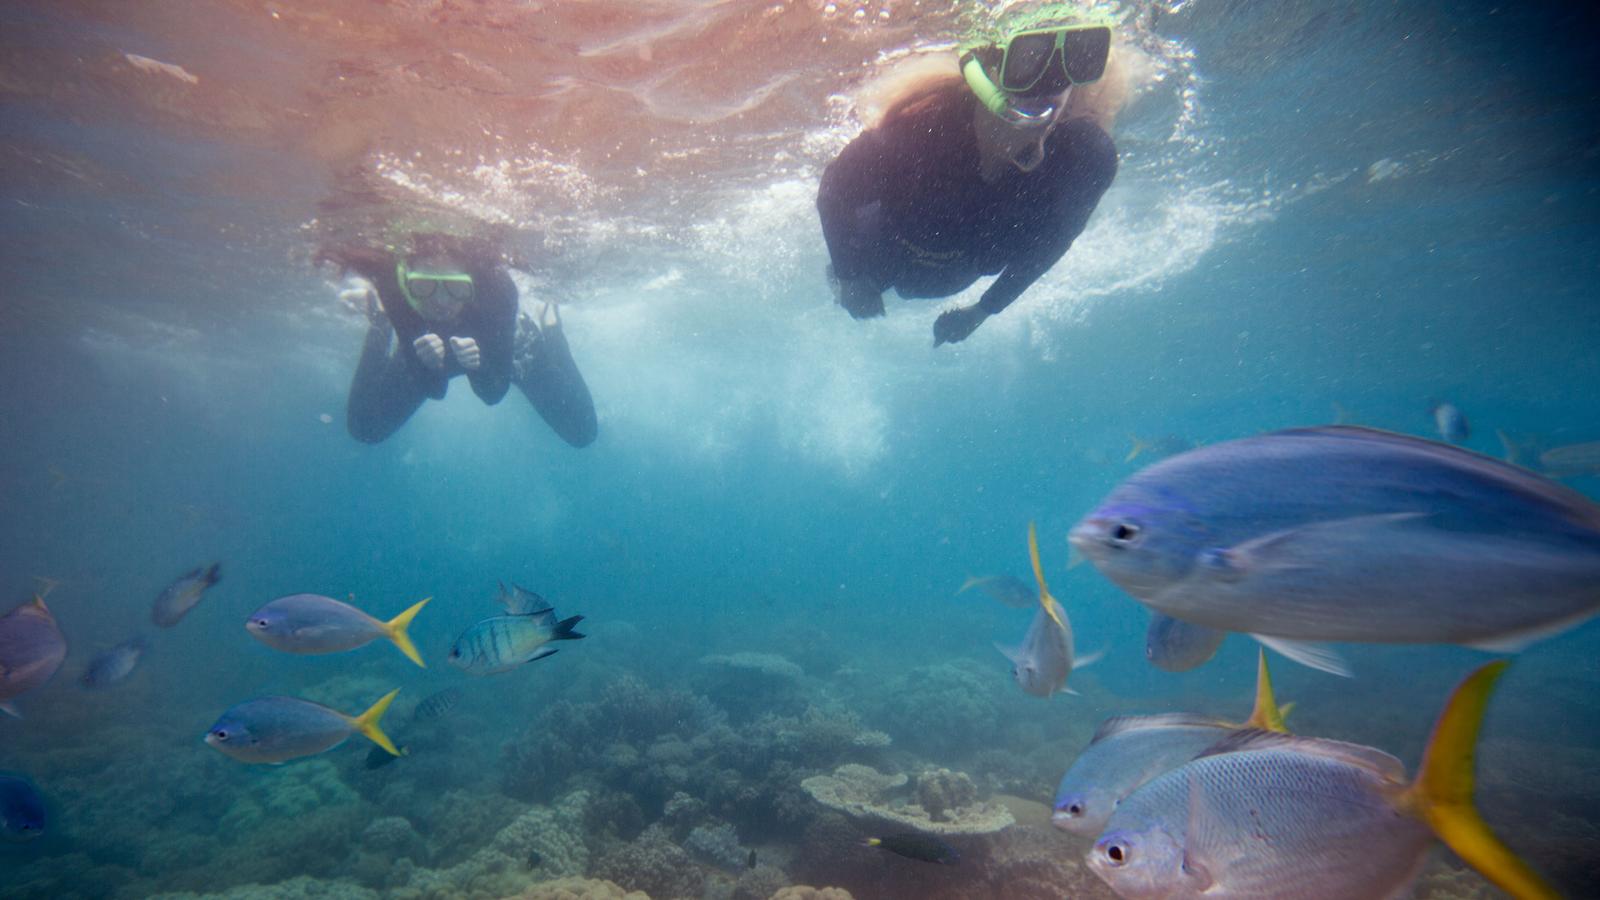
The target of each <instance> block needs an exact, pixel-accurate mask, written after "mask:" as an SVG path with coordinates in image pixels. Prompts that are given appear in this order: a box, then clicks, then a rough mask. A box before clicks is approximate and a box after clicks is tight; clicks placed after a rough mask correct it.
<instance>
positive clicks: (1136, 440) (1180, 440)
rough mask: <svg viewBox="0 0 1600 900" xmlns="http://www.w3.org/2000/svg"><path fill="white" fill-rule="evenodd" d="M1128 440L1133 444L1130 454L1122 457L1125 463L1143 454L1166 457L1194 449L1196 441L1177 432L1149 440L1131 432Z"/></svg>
mask: <svg viewBox="0 0 1600 900" xmlns="http://www.w3.org/2000/svg"><path fill="white" fill-rule="evenodd" d="M1128 440H1129V442H1131V444H1132V446H1131V447H1129V448H1128V455H1127V456H1124V457H1123V458H1122V461H1123V462H1125V463H1130V462H1133V461H1134V460H1136V459H1138V458H1139V457H1141V456H1143V457H1146V458H1147V459H1151V460H1157V459H1165V458H1166V457H1168V456H1176V455H1177V454H1179V453H1183V452H1185V451H1187V450H1193V449H1194V441H1191V440H1189V439H1188V438H1185V437H1179V436H1177V435H1175V434H1167V435H1162V436H1161V437H1158V438H1155V439H1153V440H1149V441H1146V440H1143V439H1141V438H1140V437H1139V436H1138V435H1136V434H1129V435H1128Z"/></svg>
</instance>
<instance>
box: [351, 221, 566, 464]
mask: <svg viewBox="0 0 1600 900" xmlns="http://www.w3.org/2000/svg"><path fill="white" fill-rule="evenodd" d="M413 243H414V247H413V248H412V252H411V253H409V254H400V255H396V254H392V253H382V252H374V251H371V250H367V249H359V250H356V249H350V248H340V249H338V250H332V251H325V252H324V254H323V256H324V257H325V258H327V259H330V260H332V261H333V262H336V263H338V264H339V265H341V266H343V267H344V268H345V269H347V270H349V271H352V272H355V273H356V274H358V275H360V276H361V277H362V278H364V279H365V280H366V282H367V284H366V285H362V286H360V287H358V288H356V289H354V290H353V291H347V292H346V293H347V294H349V293H353V294H355V295H357V296H356V299H358V300H360V301H361V303H362V305H363V306H364V308H365V311H366V314H367V320H368V323H369V325H370V327H369V328H368V330H367V337H366V342H365V344H364V345H363V347H362V351H361V361H360V363H358V364H357V366H356V374H355V378H354V380H353V381H352V382H351V384H350V401H349V406H348V409H347V417H346V421H347V424H348V426H349V429H350V434H351V436H353V437H354V438H356V440H359V441H363V442H365V443H369V444H376V443H379V442H380V441H383V440H384V439H386V438H388V437H389V435H391V434H393V433H394V432H395V431H396V430H398V429H399V428H400V426H401V425H404V424H405V422H406V420H407V419H409V418H411V414H412V413H414V412H416V411H417V408H418V407H420V406H421V405H422V402H423V401H424V400H426V399H428V398H430V397H431V398H433V399H435V400H442V399H444V396H445V391H446V390H447V389H448V387H449V385H450V379H451V378H454V377H455V376H457V375H466V376H467V381H468V382H469V383H470V384H471V385H472V391H473V393H475V394H477V395H478V398H479V399H481V400H482V401H483V402H484V403H486V404H489V405H493V404H496V403H499V402H500V400H501V398H503V397H504V396H505V395H506V391H507V390H509V389H510V387H511V385H512V384H515V385H517V387H519V388H520V389H521V390H522V392H523V394H524V395H525V396H526V397H527V398H528V401H529V402H530V403H532V404H533V406H534V408H535V409H537V410H538V411H539V415H540V416H542V417H543V418H544V420H545V422H546V423H547V424H548V425H549V426H550V427H551V429H553V430H554V431H555V433H556V434H557V435H559V436H560V437H561V439H562V440H564V441H566V442H567V443H569V444H571V445H572V446H574V447H584V446H587V445H588V444H590V443H592V442H593V441H594V439H595V436H596V434H597V433H598V424H597V421H596V418H595V411H594V401H593V399H592V398H591V397H590V395H589V388H588V385H586V384H585V383H584V380H583V375H582V374H581V373H580V372H579V371H578V366H577V363H576V362H574V361H573V359H572V351H571V349H570V348H569V347H568V346H567V340H566V336H565V335H564V334H563V332H562V327H561V319H560V316H559V315H558V314H557V312H556V310H555V306H554V304H546V305H545V307H544V309H543V310H542V311H541V312H540V314H539V316H538V317H537V319H535V318H534V317H533V316H529V315H528V314H526V313H521V314H519V312H518V299H517V287H516V284H515V283H513V282H512V280H511V276H510V274H509V273H508V272H507V270H506V267H505V265H504V264H503V263H502V262H501V261H500V260H499V259H498V258H496V257H495V256H494V255H493V254H492V253H490V252H488V251H486V250H484V249H483V248H476V247H474V246H473V245H470V244H467V243H465V242H462V241H454V240H449V239H446V238H444V237H443V236H439V235H418V236H416V237H415V238H414V239H413ZM396 338H398V340H396Z"/></svg>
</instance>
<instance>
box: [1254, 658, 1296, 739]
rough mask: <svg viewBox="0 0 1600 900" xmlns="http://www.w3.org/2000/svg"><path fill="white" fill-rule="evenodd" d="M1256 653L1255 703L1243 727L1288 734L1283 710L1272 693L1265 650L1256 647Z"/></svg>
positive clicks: (1270, 675)
mask: <svg viewBox="0 0 1600 900" xmlns="http://www.w3.org/2000/svg"><path fill="white" fill-rule="evenodd" d="M1256 654H1257V656H1256V705H1255V709H1253V710H1251V711H1250V718H1248V719H1246V720H1245V722H1244V724H1245V727H1246V728H1259V729H1261V730H1263V731H1276V732H1280V733H1282V734H1288V733H1289V728H1288V726H1286V725H1284V724H1283V710H1281V709H1279V708H1278V700H1277V698H1276V697H1274V696H1273V694H1272V673H1271V672H1270V671H1268V669H1267V651H1266V650H1265V649H1263V648H1260V647H1258V648H1256Z"/></svg>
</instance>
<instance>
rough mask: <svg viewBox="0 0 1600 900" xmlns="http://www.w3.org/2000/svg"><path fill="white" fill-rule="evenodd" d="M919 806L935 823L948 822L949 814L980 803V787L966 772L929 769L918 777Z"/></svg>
mask: <svg viewBox="0 0 1600 900" xmlns="http://www.w3.org/2000/svg"><path fill="white" fill-rule="evenodd" d="M916 793H917V805H918V806H921V807H922V809H923V810H924V811H925V812H927V814H928V817H929V818H930V819H932V820H933V821H935V822H948V821H949V818H948V817H947V815H946V814H947V813H950V812H952V811H958V810H961V809H963V808H965V807H969V806H972V805H973V804H975V803H977V802H978V787H977V785H974V784H973V783H972V779H971V778H969V777H967V774H966V773H965V772H952V771H950V770H949V769H929V770H928V771H926V772H923V773H922V774H920V775H918V776H917V791H916Z"/></svg>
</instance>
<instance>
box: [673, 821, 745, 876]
mask: <svg viewBox="0 0 1600 900" xmlns="http://www.w3.org/2000/svg"><path fill="white" fill-rule="evenodd" d="M683 848H684V849H685V850H688V851H689V853H690V854H691V855H693V856H695V857H697V858H699V859H701V860H703V861H705V862H707V863H710V864H711V865H714V866H718V867H720V868H724V869H739V868H742V867H743V866H744V864H745V859H746V850H745V848H743V847H741V846H739V832H738V831H736V830H735V829H734V827H733V826H732V825H729V824H728V823H726V822H723V823H721V824H718V825H697V826H695V827H694V828H693V829H691V830H690V832H689V837H688V838H687V839H686V840H685V841H684V842H683Z"/></svg>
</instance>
